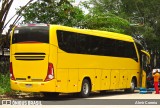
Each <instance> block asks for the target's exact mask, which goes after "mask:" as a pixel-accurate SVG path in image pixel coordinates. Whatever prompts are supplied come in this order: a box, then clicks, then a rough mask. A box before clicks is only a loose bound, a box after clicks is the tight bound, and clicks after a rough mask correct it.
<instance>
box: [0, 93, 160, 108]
mask: <svg viewBox="0 0 160 108" xmlns="http://www.w3.org/2000/svg"><path fill="white" fill-rule="evenodd" d="M15 99H18V100H22V101H24V100H31V101H33V100H36V101H45V102H47V103H48V102H49V103H51V104H55V105H54V108H64V107H65V108H75V107H76V108H97V107H103V108H143V107H145V108H151V107H154V108H160V105H143V104H141V105H134V104H132V105H114V103H115V102H116V101H117V100H118V101H117V102H120V103H121V102H122V103H123V102H125V101H126V102H127V101H128V100H131V101H132V100H133V101H138V100H139V99H142V101H144V100H145V99H149V101H156V102H157V101H158V103H160V94H154V92H153V94H139V91H136V93H133V94H126V93H124V92H123V91H115V92H107V93H105V94H100V93H92V94H91V96H90V97H89V98H87V99H81V98H77V97H76V96H74V95H71V94H70V95H68V94H65V95H64V94H61V95H60V96H59V98H54V99H46V98H44V97H43V96H41V95H36V96H33V95H30V96H28V95H26V94H25V93H24V94H22V95H21V96H19V97H16V98H15ZM122 99H123V100H122ZM157 99H158V100H157ZM112 100H113V101H112ZM124 100H125V101H124ZM131 101H128V102H131ZM97 102H98V103H100V104H97ZM105 102H110V105H101V103H102V104H104V103H105ZM68 103H69V104H68ZM72 103H73V105H72ZM92 103H96V104H97V105H96V104H93V105H92ZM132 103H133V102H132ZM87 104H89V105H87ZM1 107H2V108H7V107H9V106H5V107H4V106H0V108H1ZM12 107H13V108H18V106H12ZM25 107H27V106H24V108H25ZM46 107H47V108H53V105H47V106H44V105H43V106H38V108H46ZM27 108H28V107H27ZM30 108H35V106H33V107H31V106H30Z"/></svg>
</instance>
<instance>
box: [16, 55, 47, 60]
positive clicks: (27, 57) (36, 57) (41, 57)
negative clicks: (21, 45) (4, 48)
mask: <svg viewBox="0 0 160 108" xmlns="http://www.w3.org/2000/svg"><path fill="white" fill-rule="evenodd" d="M14 55H15V58H16V60H44V58H45V53H15V54H14Z"/></svg>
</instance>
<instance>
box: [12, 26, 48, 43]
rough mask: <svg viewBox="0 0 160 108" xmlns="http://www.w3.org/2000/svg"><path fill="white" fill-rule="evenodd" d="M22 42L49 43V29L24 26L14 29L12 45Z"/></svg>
mask: <svg viewBox="0 0 160 108" xmlns="http://www.w3.org/2000/svg"><path fill="white" fill-rule="evenodd" d="M23 42H24V43H27V42H29V43H31V42H41V43H49V27H48V26H46V27H44V26H43V27H42V26H25V27H17V28H15V30H14V33H13V38H12V44H15V43H23Z"/></svg>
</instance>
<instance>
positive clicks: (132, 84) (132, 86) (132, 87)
mask: <svg viewBox="0 0 160 108" xmlns="http://www.w3.org/2000/svg"><path fill="white" fill-rule="evenodd" d="M134 88H135V85H134V82H133V81H132V82H131V89H132V90H134Z"/></svg>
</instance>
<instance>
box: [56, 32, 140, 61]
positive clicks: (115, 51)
mask: <svg viewBox="0 0 160 108" xmlns="http://www.w3.org/2000/svg"><path fill="white" fill-rule="evenodd" d="M57 38H58V45H59V47H60V49H62V50H64V51H66V52H68V53H77V54H91V55H102V56H114V57H125V58H132V59H134V60H136V61H137V55H136V51H135V47H134V44H133V43H132V42H126V41H121V40H114V39H109V38H103V37H98V36H91V35H86V34H80V33H74V32H68V31H61V30H58V31H57Z"/></svg>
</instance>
